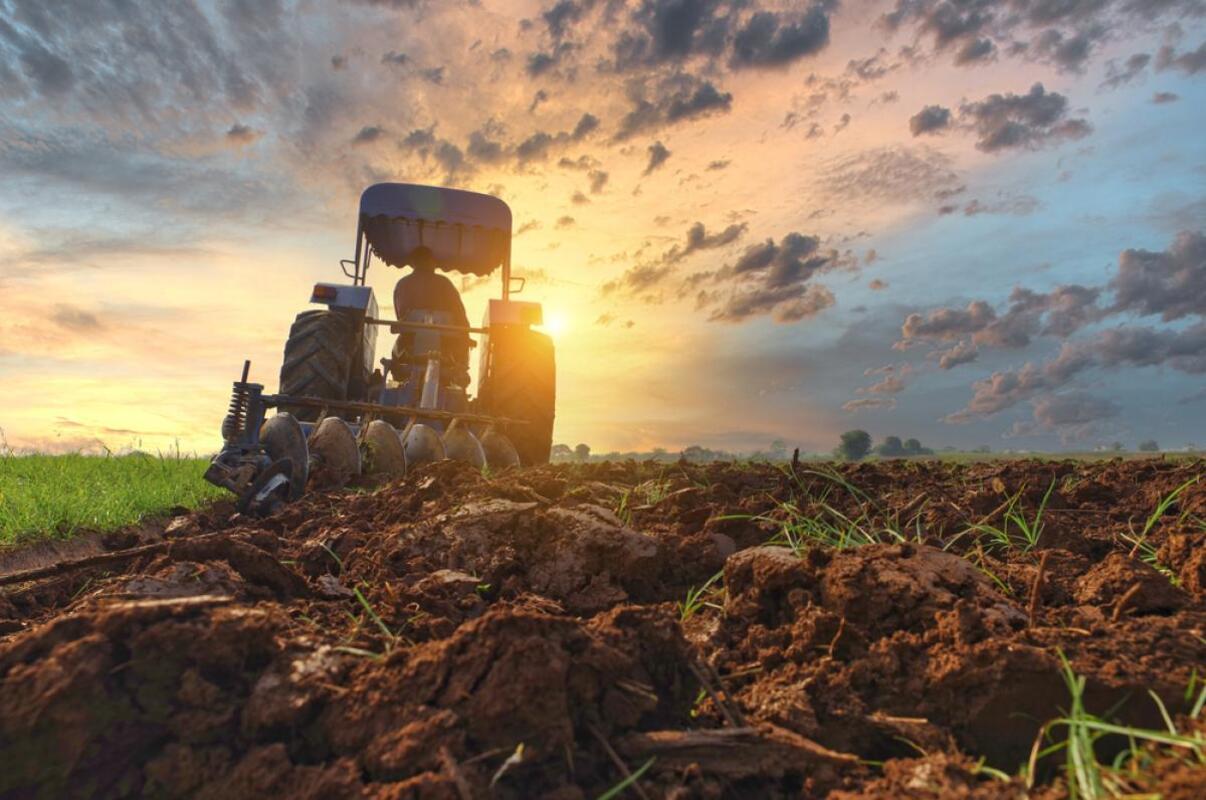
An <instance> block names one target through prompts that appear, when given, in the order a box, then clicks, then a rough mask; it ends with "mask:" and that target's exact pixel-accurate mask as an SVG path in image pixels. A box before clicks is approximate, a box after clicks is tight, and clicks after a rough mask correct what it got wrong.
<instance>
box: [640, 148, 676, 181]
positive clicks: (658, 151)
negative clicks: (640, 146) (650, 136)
mask: <svg viewBox="0 0 1206 800" xmlns="http://www.w3.org/2000/svg"><path fill="white" fill-rule="evenodd" d="M647 152H648V153H649V162H648V163H647V164H646V165H645V171H644V172H642V173H641V174H642V175H649V174H651V173H652V172H653V171H654V170H655V169H657V168H659V167H660V166H661V165H662V164H665V163H666V159H668V158H670V151H669V150H667V149H666V146H665V145H664V144H662V143H661V142H654V143H653V144H651V145H649V147H648V148H647Z"/></svg>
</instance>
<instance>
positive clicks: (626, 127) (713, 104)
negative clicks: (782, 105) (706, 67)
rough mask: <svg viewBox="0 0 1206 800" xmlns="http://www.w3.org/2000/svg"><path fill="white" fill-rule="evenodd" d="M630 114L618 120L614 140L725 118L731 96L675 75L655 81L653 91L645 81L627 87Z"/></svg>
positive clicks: (685, 75)
mask: <svg viewBox="0 0 1206 800" xmlns="http://www.w3.org/2000/svg"><path fill="white" fill-rule="evenodd" d="M628 99H629V101H630V103H631V104H632V107H631V110H629V111H628V113H627V114H625V115H624V116H623V117H622V118H621V119H620V125H619V129H618V130H617V131H616V134H615V140H616V141H618V142H622V141H625V140H627V139H631V138H632V137H633V136H636V135H637V134H642V133H651V132H653V131H657V130H659V129H661V128H664V127H667V126H670V125H674V124H677V123H680V122H686V121H688V120H693V119H699V118H702V117H707V116H711V115H714V114H727V113H728V112H729V110H730V109H731V108H732V106H733V95H731V94H730V93H728V92H722V91H720V90H719V89H717V88H716V86H715V85H714V84H713V83H712V82H711V81H706V80H701V79H699V78H697V77H695V76H693V75H689V74H686V73H682V72H678V73H674V74H672V75H670V76H668V77H665V78H663V79H661V80H660V81H658V82H657V83H656V85H655V87H654V89H653V90H652V91H650V89H649V87H648V85H647V84H646V82H644V81H634V82H632V83H630V84H629V87H628Z"/></svg>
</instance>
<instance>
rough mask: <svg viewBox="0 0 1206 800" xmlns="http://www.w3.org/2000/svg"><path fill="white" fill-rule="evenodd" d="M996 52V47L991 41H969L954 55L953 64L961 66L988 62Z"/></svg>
mask: <svg viewBox="0 0 1206 800" xmlns="http://www.w3.org/2000/svg"><path fill="white" fill-rule="evenodd" d="M996 50H997V48H996V45H994V44H993V42H992V39H970V40H968V42H967V44H965V45H963V47H961V48H960V49H959V52H958V53H956V54H955V63H956V64H959V65H960V66H962V65H966V64H977V63H980V62H982V61H988V60H990V59H991V58H992V56H993V54H994V53H995V52H996Z"/></svg>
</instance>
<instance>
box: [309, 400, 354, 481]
mask: <svg viewBox="0 0 1206 800" xmlns="http://www.w3.org/2000/svg"><path fill="white" fill-rule="evenodd" d="M309 444H310V454H311V456H312V457H313V459H314V460H313V463H311V465H310V471H311V474H312V475H314V476H315V477H316V479H317V480H318V481H319V485H320V486H322V487H323V488H324V489H338V488H340V487H341V486H343V485H344V484H346V483H347V482H348V481H350V480H351V479H352V478H355V477H356V476H358V475H359V474H360V447H359V446H358V445H357V444H356V436H355V434H353V433H352V429H351V428H350V427H348V424H347V423H346V422H344V421H343V420H341V419H340V418H339V417H327V418H326V419H324V420H323V421H322V422H320V423H318V426H317V427H315V428H314V432H313V433H311V434H310V443H309Z"/></svg>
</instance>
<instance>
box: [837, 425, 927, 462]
mask: <svg viewBox="0 0 1206 800" xmlns="http://www.w3.org/2000/svg"><path fill="white" fill-rule="evenodd" d="M871 453H875V455H877V456H879V457H880V458H909V457H910V456H929V455H933V454H934V451H933V450H931V449H930V448H928V447H923V446H922V444H921V442H920V441H918V440H917V439H905V440H904V441H901V439H900V437H899V436H885V437H884V440H883V441H882V442H880V443H879V444H878V445H877V446H875V447H872V446H871V434H869V433H867V432H866V431H864V430H853V431H846V432H845V433H843V434H842V438H841V441H840V442H838V446H837V448H836V449H834V451H833V455H834V456H835V457H836V458H841V459H845V460H846V461H861V460H862V459H864V458H866V457H867V456H868V455H870V454H871Z"/></svg>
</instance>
